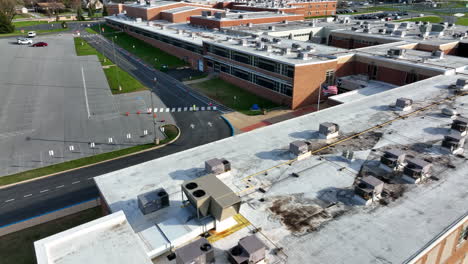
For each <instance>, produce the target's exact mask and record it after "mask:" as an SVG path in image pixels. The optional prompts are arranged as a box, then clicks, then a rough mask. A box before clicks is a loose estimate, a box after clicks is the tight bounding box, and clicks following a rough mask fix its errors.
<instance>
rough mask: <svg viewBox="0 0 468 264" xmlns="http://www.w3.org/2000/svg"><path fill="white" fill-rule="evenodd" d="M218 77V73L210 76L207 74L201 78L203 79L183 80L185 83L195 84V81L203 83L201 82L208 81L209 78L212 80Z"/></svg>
mask: <svg viewBox="0 0 468 264" xmlns="http://www.w3.org/2000/svg"><path fill="white" fill-rule="evenodd" d="M214 78H216V75H215V74H209V75H208V76H206V77H205V78H201V79H196V80H191V81H185V82H182V83H183V84H186V85H187V84H193V83H201V82H204V81H208V80H211V79H214Z"/></svg>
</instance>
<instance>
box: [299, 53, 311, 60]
mask: <svg viewBox="0 0 468 264" xmlns="http://www.w3.org/2000/svg"><path fill="white" fill-rule="evenodd" d="M297 58H298V59H300V60H308V59H309V53H307V52H304V51H301V52H299V53H297Z"/></svg>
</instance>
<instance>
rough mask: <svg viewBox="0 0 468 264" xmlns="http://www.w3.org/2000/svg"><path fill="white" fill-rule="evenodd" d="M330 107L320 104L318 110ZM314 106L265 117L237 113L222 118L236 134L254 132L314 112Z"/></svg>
mask: <svg viewBox="0 0 468 264" xmlns="http://www.w3.org/2000/svg"><path fill="white" fill-rule="evenodd" d="M328 107H330V106H329V105H327V103H326V102H325V103H323V104H320V109H325V108H328ZM316 110H317V109H316V106H307V107H304V108H301V109H297V110H294V111H293V110H287V109H279V110H273V111H271V112H268V113H267V114H266V115H256V116H248V115H244V114H241V113H239V112H232V113H228V114H225V115H224V117H225V118H226V119H227V120H229V122H230V123H231V124H232V126H233V127H234V130H235V132H236V134H240V133H243V132H248V131H252V130H255V129H257V128H261V127H265V126H269V125H271V124H275V123H279V122H282V121H285V120H288V119H291V118H295V117H298V116H302V115H305V114H309V113H312V112H315V111H316Z"/></svg>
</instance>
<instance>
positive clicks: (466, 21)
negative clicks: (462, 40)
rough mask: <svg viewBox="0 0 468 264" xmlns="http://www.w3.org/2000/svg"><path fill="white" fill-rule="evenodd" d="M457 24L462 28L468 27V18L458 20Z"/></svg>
mask: <svg viewBox="0 0 468 264" xmlns="http://www.w3.org/2000/svg"><path fill="white" fill-rule="evenodd" d="M456 24H457V25H461V26H468V17H460V18H458V19H457V22H456Z"/></svg>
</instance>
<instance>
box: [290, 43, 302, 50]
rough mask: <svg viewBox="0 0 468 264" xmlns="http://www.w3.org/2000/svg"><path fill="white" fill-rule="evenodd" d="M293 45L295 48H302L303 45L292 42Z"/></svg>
mask: <svg viewBox="0 0 468 264" xmlns="http://www.w3.org/2000/svg"><path fill="white" fill-rule="evenodd" d="M291 47H292V48H293V49H300V48H301V45H299V44H298V43H293V44H291Z"/></svg>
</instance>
